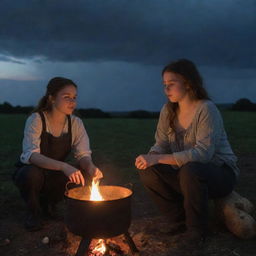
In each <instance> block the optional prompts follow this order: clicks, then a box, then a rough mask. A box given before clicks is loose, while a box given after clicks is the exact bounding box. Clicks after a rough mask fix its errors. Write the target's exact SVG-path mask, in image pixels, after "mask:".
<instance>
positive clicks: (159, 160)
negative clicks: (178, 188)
mask: <svg viewBox="0 0 256 256" xmlns="http://www.w3.org/2000/svg"><path fill="white" fill-rule="evenodd" d="M155 164H169V165H176V164H177V163H176V161H175V159H174V157H173V155H172V154H148V155H139V156H138V157H137V158H136V161H135V166H136V167H137V168H138V169H142V170H143V169H146V168H148V167H150V166H152V165H155Z"/></svg>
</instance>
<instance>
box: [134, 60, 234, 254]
mask: <svg viewBox="0 0 256 256" xmlns="http://www.w3.org/2000/svg"><path fill="white" fill-rule="evenodd" d="M162 78H163V84H164V92H165V94H166V96H167V98H168V103H167V104H165V105H164V106H163V108H162V110H161V112H160V117H159V121H158V125H157V130H156V134H155V138H156V142H155V145H154V146H153V147H152V148H151V149H150V152H149V154H147V155H140V156H138V157H137V158H136V162H135V165H136V167H137V168H138V169H140V171H139V173H140V177H141V180H142V183H143V184H144V186H145V188H146V190H147V191H148V192H149V194H150V196H151V197H152V199H153V200H154V201H155V203H156V204H157V206H158V208H159V209H160V210H161V212H162V213H163V214H164V215H166V216H167V218H168V219H169V222H170V223H171V225H170V230H169V231H170V232H169V234H170V235H177V234H179V233H183V234H182V235H180V236H179V237H178V245H177V247H178V248H177V250H181V252H180V253H181V254H182V255H187V254H185V253H186V252H188V253H191V250H192V249H193V248H196V247H198V246H199V245H200V244H201V242H202V241H203V240H204V238H205V236H206V233H207V220H208V218H207V217H208V199H209V198H220V197H224V196H226V195H228V194H229V193H231V192H232V190H233V188H234V185H235V182H236V179H237V177H238V175H239V169H238V167H237V165H236V160H237V159H236V156H235V155H234V153H233V151H232V149H231V147H230V144H229V142H228V140H227V136H226V132H225V130H224V126H223V121H222V117H221V115H220V113H219V111H218V109H217V107H216V106H215V104H214V103H213V102H212V101H210V100H209V97H208V95H207V92H206V90H205V89H204V87H203V81H202V78H201V76H200V74H199V72H198V70H197V68H196V66H195V65H194V63H192V62H191V61H189V60H186V59H181V60H178V61H175V62H173V63H170V64H169V65H167V66H166V67H165V68H164V69H163V71H162ZM174 255H175V254H174Z"/></svg>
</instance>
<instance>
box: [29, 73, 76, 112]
mask: <svg viewBox="0 0 256 256" xmlns="http://www.w3.org/2000/svg"><path fill="white" fill-rule="evenodd" d="M67 85H73V86H74V87H75V88H77V85H76V84H75V83H74V82H73V81H72V80H70V79H67V78H64V77H54V78H52V79H51V80H50V81H49V82H48V85H47V88H46V93H45V95H44V96H43V97H42V98H41V99H40V101H39V103H38V105H37V106H36V107H35V109H34V110H33V111H32V113H34V112H39V111H51V110H52V103H51V101H50V99H49V97H50V96H51V97H52V98H55V97H56V96H57V94H58V92H59V91H60V90H62V89H63V88H64V87H65V86H67Z"/></svg>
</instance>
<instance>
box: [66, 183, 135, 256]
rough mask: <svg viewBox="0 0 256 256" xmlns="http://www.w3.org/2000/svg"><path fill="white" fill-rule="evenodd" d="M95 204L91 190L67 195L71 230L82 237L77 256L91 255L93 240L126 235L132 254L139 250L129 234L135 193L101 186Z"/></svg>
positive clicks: (87, 187)
mask: <svg viewBox="0 0 256 256" xmlns="http://www.w3.org/2000/svg"><path fill="white" fill-rule="evenodd" d="M98 189H99V191H98V192H99V195H101V196H102V198H97V199H96V201H95V200H92V199H91V187H89V186H85V187H77V188H72V189H69V190H67V191H66V193H65V196H66V198H67V214H66V224H67V227H68V229H69V230H70V231H71V232H72V233H74V234H76V235H79V236H81V237H82V240H81V242H80V245H79V248H78V250H77V253H76V256H85V255H88V247H89V244H90V241H91V240H92V239H93V238H98V239H106V238H111V237H114V236H117V235H121V234H124V235H125V238H126V241H127V243H128V245H129V247H130V250H131V252H132V253H135V252H137V251H138V250H137V248H136V246H135V244H134V242H133V240H132V238H131V237H130V235H129V233H128V228H129V226H130V223H131V196H132V191H131V190H130V189H128V188H125V187H121V186H99V187H98Z"/></svg>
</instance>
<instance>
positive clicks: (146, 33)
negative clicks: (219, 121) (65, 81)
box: [0, 0, 256, 111]
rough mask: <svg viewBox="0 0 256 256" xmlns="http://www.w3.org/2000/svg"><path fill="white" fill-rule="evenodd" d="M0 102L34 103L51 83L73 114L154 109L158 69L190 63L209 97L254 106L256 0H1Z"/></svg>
mask: <svg viewBox="0 0 256 256" xmlns="http://www.w3.org/2000/svg"><path fill="white" fill-rule="evenodd" d="M0 10H1V16H0V35H1V36H0V89H1V93H0V103H3V102H4V101H7V102H9V103H11V104H13V105H24V106H25V105H35V104H36V103H37V102H38V100H39V98H40V97H41V96H43V94H44V92H45V87H46V85H47V82H48V80H49V79H50V78H52V77H54V76H64V77H67V78H70V79H72V80H73V81H74V82H76V83H77V85H78V107H83V108H100V109H102V110H105V111H128V110H137V109H145V110H151V111H159V110H160V108H161V106H162V105H163V104H164V103H165V102H166V99H165V97H164V94H163V86H162V81H161V70H162V68H163V67H164V66H165V65H166V64H168V63H169V62H171V61H173V60H177V59H179V58H187V59H190V60H192V61H194V62H195V64H196V65H197V66H198V68H199V70H200V72H201V74H202V76H203V78H204V81H205V87H206V88H207V90H208V92H209V94H210V96H211V98H212V99H213V101H214V102H216V103H233V102H235V101H236V100H238V99H240V98H249V99H250V100H252V101H254V102H255V99H256V0H209V1H206V0H91V1H88V0H75V1H72V0H62V1H60V0H41V1H39V0H30V1H28V0H27V1H26V0H24V1H23V0H12V1H6V0H1V2H0Z"/></svg>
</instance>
